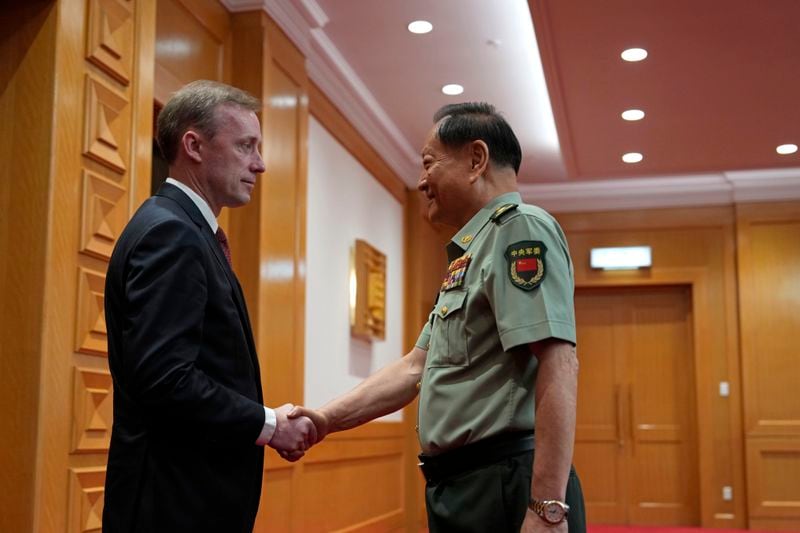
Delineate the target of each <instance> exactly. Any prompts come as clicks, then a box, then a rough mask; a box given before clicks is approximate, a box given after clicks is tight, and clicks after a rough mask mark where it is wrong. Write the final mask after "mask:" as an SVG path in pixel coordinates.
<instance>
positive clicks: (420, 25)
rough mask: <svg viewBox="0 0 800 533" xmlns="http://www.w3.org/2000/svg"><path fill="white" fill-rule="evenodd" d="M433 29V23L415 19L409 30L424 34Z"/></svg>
mask: <svg viewBox="0 0 800 533" xmlns="http://www.w3.org/2000/svg"><path fill="white" fill-rule="evenodd" d="M432 29H433V24H431V23H430V22H428V21H427V20H415V21H414V22H411V23H410V24H409V25H408V31H410V32H411V33H417V34H423V33H430V31H431V30H432Z"/></svg>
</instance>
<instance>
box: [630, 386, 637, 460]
mask: <svg viewBox="0 0 800 533" xmlns="http://www.w3.org/2000/svg"><path fill="white" fill-rule="evenodd" d="M634 412H635V411H634V409H633V383H630V384H628V424H629V425H630V433H629V434H628V435H629V436H630V438H631V447H633V445H634V443H635V442H636V433H635V431H636V424H635V423H634V421H633V414H634Z"/></svg>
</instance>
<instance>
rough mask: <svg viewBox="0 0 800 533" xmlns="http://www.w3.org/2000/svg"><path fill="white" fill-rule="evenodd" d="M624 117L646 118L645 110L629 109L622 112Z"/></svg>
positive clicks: (633, 118) (628, 118) (632, 119)
mask: <svg viewBox="0 0 800 533" xmlns="http://www.w3.org/2000/svg"><path fill="white" fill-rule="evenodd" d="M622 118H623V119H624V120H629V121H634V120H642V119H643V118H644V111H642V110H641V109H628V110H626V111H623V112H622Z"/></svg>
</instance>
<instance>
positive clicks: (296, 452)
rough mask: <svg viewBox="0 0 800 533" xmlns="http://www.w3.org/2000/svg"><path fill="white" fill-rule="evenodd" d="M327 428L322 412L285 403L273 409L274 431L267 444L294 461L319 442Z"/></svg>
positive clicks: (325, 433) (325, 418)
mask: <svg viewBox="0 0 800 533" xmlns="http://www.w3.org/2000/svg"><path fill="white" fill-rule="evenodd" d="M328 429H329V428H328V419H327V417H326V416H325V415H324V414H323V413H322V412H320V411H315V410H313V409H307V408H305V407H300V406H295V405H292V404H290V403H287V404H284V405H281V406H280V407H278V408H277V409H275V433H273V434H272V439H271V440H270V441H269V443H268V445H269V446H270V447H272V448H275V450H276V451H277V452H278V454H279V455H280V456H281V457H283V458H284V459H286V460H287V461H292V462H294V461H297V460H298V459H300V458H301V457H303V455H305V453H306V450H308V449H309V448H311V447H312V446H313V445H315V444H317V443H318V442H321V441H322V439H324V438H325V436H326V435H327V434H328Z"/></svg>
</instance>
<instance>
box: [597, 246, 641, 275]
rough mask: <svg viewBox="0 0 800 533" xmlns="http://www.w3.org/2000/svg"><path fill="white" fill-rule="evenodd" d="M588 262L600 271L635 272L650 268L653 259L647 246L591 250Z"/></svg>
mask: <svg viewBox="0 0 800 533" xmlns="http://www.w3.org/2000/svg"><path fill="white" fill-rule="evenodd" d="M589 262H590V264H591V266H592V268H600V269H602V270H635V269H637V268H645V267H650V266H652V265H653V258H652V253H651V249H650V247H649V246H625V247H622V248H592V251H591V255H590V259H589Z"/></svg>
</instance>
